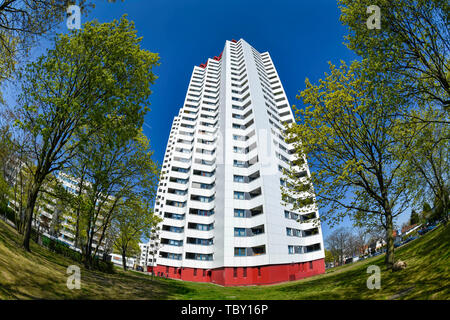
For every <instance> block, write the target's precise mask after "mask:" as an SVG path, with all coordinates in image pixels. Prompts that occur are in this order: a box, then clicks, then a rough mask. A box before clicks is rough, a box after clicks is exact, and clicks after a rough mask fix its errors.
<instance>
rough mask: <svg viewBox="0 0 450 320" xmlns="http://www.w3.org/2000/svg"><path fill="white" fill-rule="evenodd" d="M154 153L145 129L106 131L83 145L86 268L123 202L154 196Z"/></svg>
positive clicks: (83, 208)
mask: <svg viewBox="0 0 450 320" xmlns="http://www.w3.org/2000/svg"><path fill="white" fill-rule="evenodd" d="M118 124H120V123H118ZM128 132H130V131H128ZM152 154H153V153H152V152H151V151H150V150H149V141H148V139H147V138H146V137H145V135H144V134H143V132H142V128H141V129H140V130H139V131H138V132H137V134H136V136H134V137H130V136H128V135H120V134H118V133H117V132H116V131H115V130H105V131H102V132H101V133H98V134H95V135H93V136H91V137H90V143H89V144H87V145H85V146H83V147H82V148H80V152H79V153H78V154H77V156H76V159H80V162H81V163H84V164H86V167H85V170H86V171H85V172H86V175H85V181H86V183H85V186H84V191H83V193H85V202H84V204H83V206H82V207H81V210H80V216H81V220H82V225H83V228H84V229H85V230H84V233H83V236H82V237H81V238H80V240H81V242H80V244H81V245H82V251H83V256H84V262H85V266H86V267H88V268H89V267H91V262H92V258H93V257H94V256H95V255H96V254H97V252H98V250H99V248H100V246H101V244H102V242H103V240H104V239H105V235H106V234H107V233H108V229H109V228H110V226H111V222H112V221H113V220H114V217H115V215H116V214H117V210H119V208H120V204H121V203H122V201H123V200H125V199H127V198H130V197H137V196H140V197H141V198H142V199H146V201H151V199H152V198H153V196H154V187H155V185H156V179H157V172H158V170H157V166H156V164H155V163H154V162H153V161H152V159H151V157H152ZM96 237H97V239H95V238H96ZM94 241H96V242H97V244H96V248H95V250H93V243H94Z"/></svg>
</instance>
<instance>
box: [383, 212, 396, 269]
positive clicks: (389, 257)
mask: <svg viewBox="0 0 450 320" xmlns="http://www.w3.org/2000/svg"><path fill="white" fill-rule="evenodd" d="M386 211H387V212H386V259H385V262H386V267H387V268H388V269H392V267H393V266H394V235H393V232H394V224H393V219H392V213H391V211H390V208H388V209H387V210H386Z"/></svg>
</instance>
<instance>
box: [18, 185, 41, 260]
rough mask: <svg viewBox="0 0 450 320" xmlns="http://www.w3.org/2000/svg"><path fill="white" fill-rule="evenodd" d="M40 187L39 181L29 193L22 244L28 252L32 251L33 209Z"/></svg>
mask: <svg viewBox="0 0 450 320" xmlns="http://www.w3.org/2000/svg"><path fill="white" fill-rule="evenodd" d="M39 188H40V184H39V183H36V184H34V185H33V187H32V188H31V190H30V193H29V195H28V201H27V208H26V209H25V232H24V236H23V242H22V246H23V247H24V249H25V250H27V251H28V252H30V238H31V225H32V222H33V211H34V206H35V204H36V199H37V196H38V193H39Z"/></svg>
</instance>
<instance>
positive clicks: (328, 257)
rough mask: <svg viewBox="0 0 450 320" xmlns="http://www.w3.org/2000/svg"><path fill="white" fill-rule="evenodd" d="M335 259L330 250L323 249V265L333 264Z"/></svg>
mask: <svg viewBox="0 0 450 320" xmlns="http://www.w3.org/2000/svg"><path fill="white" fill-rule="evenodd" d="M335 261H336V258H335V257H334V256H333V254H332V253H331V251H330V250H327V249H325V263H327V264H329V263H332V262H335Z"/></svg>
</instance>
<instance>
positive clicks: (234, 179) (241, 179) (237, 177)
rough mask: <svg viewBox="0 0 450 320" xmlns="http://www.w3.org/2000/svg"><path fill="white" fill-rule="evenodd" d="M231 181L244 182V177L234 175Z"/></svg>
mask: <svg viewBox="0 0 450 320" xmlns="http://www.w3.org/2000/svg"><path fill="white" fill-rule="evenodd" d="M233 181H234V182H244V176H237V175H234V176H233Z"/></svg>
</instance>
